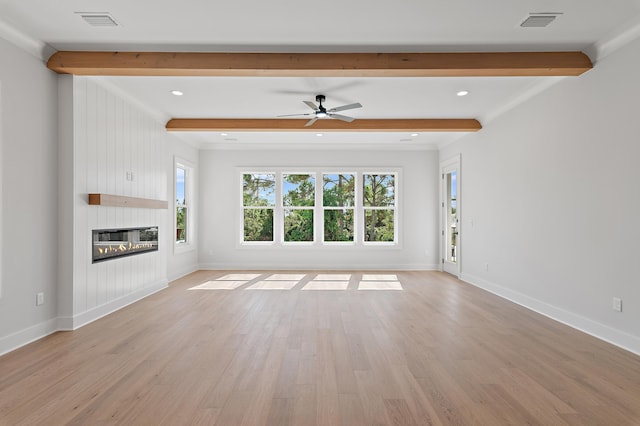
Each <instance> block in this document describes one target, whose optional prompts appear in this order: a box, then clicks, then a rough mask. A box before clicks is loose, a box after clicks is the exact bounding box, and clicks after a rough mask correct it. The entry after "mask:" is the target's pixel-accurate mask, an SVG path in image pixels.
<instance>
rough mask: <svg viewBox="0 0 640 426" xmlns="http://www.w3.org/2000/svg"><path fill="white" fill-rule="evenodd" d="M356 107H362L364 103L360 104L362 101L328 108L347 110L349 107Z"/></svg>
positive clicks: (333, 110)
mask: <svg viewBox="0 0 640 426" xmlns="http://www.w3.org/2000/svg"><path fill="white" fill-rule="evenodd" d="M354 108H362V105H361V104H360V102H356V103H355V104H349V105H342V106H339V107H335V108H331V109H330V110H327V112H338V111H346V110H348V109H354Z"/></svg>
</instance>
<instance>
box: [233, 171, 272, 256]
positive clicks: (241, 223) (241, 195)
mask: <svg viewBox="0 0 640 426" xmlns="http://www.w3.org/2000/svg"><path fill="white" fill-rule="evenodd" d="M258 174H260V175H271V174H272V175H273V176H274V181H275V188H274V204H273V205H272V206H269V205H267V206H245V205H244V185H243V176H244V175H258ZM238 182H239V184H240V187H239V191H238V192H239V194H240V214H239V221H240V226H239V232H240V244H241V245H256V246H261V245H268V246H270V245H273V244H274V243H275V242H276V241H277V236H278V235H279V234H278V233H277V232H278V231H277V230H278V229H279V227H278V224H277V222H276V217H277V213H276V211H277V210H278V199H279V195H278V194H279V193H280V192H281V189H280V187H279V184H278V183H279V182H278V173H277V172H275V171H274V170H272V169H255V168H252V169H248V170H241V171H240V174H239V176H238ZM247 208H248V209H250V210H251V209H253V210H257V209H259V208H260V209H271V210H272V211H273V229H272V234H273V240H272V241H245V239H244V211H245V209H247Z"/></svg>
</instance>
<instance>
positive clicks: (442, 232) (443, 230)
mask: <svg viewBox="0 0 640 426" xmlns="http://www.w3.org/2000/svg"><path fill="white" fill-rule="evenodd" d="M442 236H443V237H444V229H443V230H442Z"/></svg>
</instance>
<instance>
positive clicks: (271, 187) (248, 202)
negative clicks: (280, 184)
mask: <svg viewBox="0 0 640 426" xmlns="http://www.w3.org/2000/svg"><path fill="white" fill-rule="evenodd" d="M275 193H276V175H275V174H273V173H245V174H243V175H242V205H243V206H244V213H243V224H244V226H243V228H244V229H243V240H244V241H273V207H274V206H275V200H276V198H275Z"/></svg>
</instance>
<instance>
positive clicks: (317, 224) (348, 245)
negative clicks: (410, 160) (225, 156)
mask: <svg viewBox="0 0 640 426" xmlns="http://www.w3.org/2000/svg"><path fill="white" fill-rule="evenodd" d="M250 173H261V174H267V173H270V174H274V175H275V180H276V188H275V206H274V221H273V222H274V223H273V235H274V241H244V219H243V216H244V214H243V209H244V206H243V199H242V193H243V188H242V175H243V174H250ZM338 173H341V174H353V175H355V180H356V181H355V185H354V188H355V197H356V198H355V208H354V240H353V242H350V241H346V242H345V241H327V242H325V241H323V239H324V206H323V205H322V175H324V174H338ZM284 174H315V178H316V180H315V182H316V200H315V207H314V212H315V213H314V240H315V241H314V242H303V241H287V242H285V241H284V229H283V223H282V222H283V221H282V218H283V214H284V212H283V206H282V196H283V194H282V176H283V175H284ZM365 174H393V175H394V176H395V200H394V201H395V203H394V211H395V214H394V226H395V232H394V241H388V242H383V241H364V228H363V226H364V224H363V223H362V221H363V218H364V205H363V204H364V203H363V200H362V188H361V186H362V182H363V179H364V178H363V175H365ZM318 176H319V177H320V178H318ZM402 180H403V169H402V168H401V167H344V168H343V167H317V166H312V167H302V166H300V167H287V166H282V167H280V166H274V167H237V168H236V182H237V183H238V191H237V192H236V194H237V197H238V198H237V200H238V201H237V204H236V205H237V206H238V210H237V211H238V214H236V229H237V230H238V234H237V235H238V237H237V240H236V248H238V249H271V248H273V247H279V248H281V249H284V248H293V249H297V248H300V247H301V246H304V247H305V248H308V249H310V250H313V249H318V250H325V249H330V250H334V249H336V250H341V249H345V250H352V249H354V248H358V249H362V250H378V249H385V250H390V249H402V247H403V243H402V242H403V238H402V235H403V232H404V231H403V220H402V217H401V216H402V211H403V198H402ZM318 187H319V188H318ZM318 212H319V213H320V214H318Z"/></svg>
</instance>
